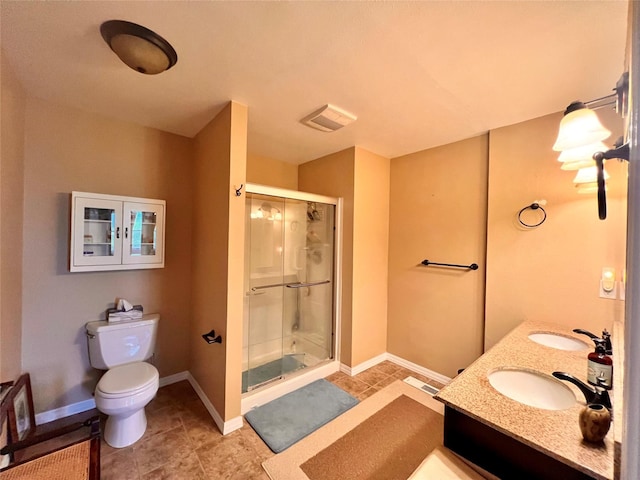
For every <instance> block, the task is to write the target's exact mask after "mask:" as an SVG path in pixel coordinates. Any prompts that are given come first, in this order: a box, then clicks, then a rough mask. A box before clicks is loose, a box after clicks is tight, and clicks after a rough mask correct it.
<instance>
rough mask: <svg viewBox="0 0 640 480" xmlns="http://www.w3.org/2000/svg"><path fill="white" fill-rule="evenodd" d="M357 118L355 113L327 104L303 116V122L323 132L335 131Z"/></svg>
mask: <svg viewBox="0 0 640 480" xmlns="http://www.w3.org/2000/svg"><path fill="white" fill-rule="evenodd" d="M357 118H358V117H356V116H355V115H353V114H351V113H349V112H346V111H344V110H342V109H341V108H338V107H334V106H333V105H330V104H327V105H325V106H324V107H322V108H321V109H319V110H316V111H315V112H313V113H312V114H311V115H309V116H307V117H305V118H303V119H302V120H301V122H302V123H304V124H305V125H308V126H309V127H312V128H315V129H317V130H322V131H323V132H335V131H336V130H338V129H339V128H342V127H344V126H345V125H349V124H350V123H351V122H353V121H354V120H355V119H357Z"/></svg>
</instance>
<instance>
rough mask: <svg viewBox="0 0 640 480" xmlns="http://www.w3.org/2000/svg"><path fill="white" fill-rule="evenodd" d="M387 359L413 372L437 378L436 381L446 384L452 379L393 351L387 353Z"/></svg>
mask: <svg viewBox="0 0 640 480" xmlns="http://www.w3.org/2000/svg"><path fill="white" fill-rule="evenodd" d="M387 360H389V361H390V362H392V363H395V364H396V365H400V366H401V367H404V368H406V369H408V370H411V371H412V372H416V373H419V374H420V375H423V376H425V377H427V378H429V379H431V380H435V381H436V382H440V383H443V384H445V385H446V384H447V383H449V382H450V381H451V378H449V377H447V376H445V375H442V374H440V373H438V372H434V371H433V370H429V369H428V368H424V367H422V366H420V365H418V364H417V363H413V362H410V361H409V360H405V359H404V358H402V357H398V356H397V355H394V354H392V353H387Z"/></svg>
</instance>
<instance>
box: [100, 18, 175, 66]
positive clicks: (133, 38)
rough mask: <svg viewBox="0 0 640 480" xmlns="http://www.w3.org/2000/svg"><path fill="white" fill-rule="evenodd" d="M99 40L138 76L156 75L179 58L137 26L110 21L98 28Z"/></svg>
mask: <svg viewBox="0 0 640 480" xmlns="http://www.w3.org/2000/svg"><path fill="white" fill-rule="evenodd" d="M100 33H101V34H102V38H104V41H105V42H107V45H109V47H111V50H113V51H114V52H115V54H116V55H118V57H120V60H122V61H123V62H124V63H125V64H127V65H128V66H129V67H131V68H132V69H134V70H135V71H137V72H140V73H144V74H146V75H155V74H157V73H161V72H164V71H165V70H169V69H170V68H171V67H173V66H174V65H175V64H176V62H177V61H178V54H177V53H176V51H175V50H174V49H173V47H172V46H171V45H170V44H169V42H167V41H166V40H165V39H164V38H162V37H161V36H160V35H158V34H157V33H155V32H153V31H151V30H149V29H148V28H145V27H143V26H141V25H138V24H136V23H131V22H126V21H124V20H109V21H107V22H104V23H103V24H102V25H100Z"/></svg>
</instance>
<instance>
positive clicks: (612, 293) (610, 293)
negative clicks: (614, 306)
mask: <svg viewBox="0 0 640 480" xmlns="http://www.w3.org/2000/svg"><path fill="white" fill-rule="evenodd" d="M602 283H603V282H602V280H600V298H610V299H612V300H615V299H616V292H617V290H618V289H617V288H616V287H617V285H616V284H615V283H614V284H613V288H610V287H609V286H608V285H607V288H606V290H605V288H604V287H603V285H602Z"/></svg>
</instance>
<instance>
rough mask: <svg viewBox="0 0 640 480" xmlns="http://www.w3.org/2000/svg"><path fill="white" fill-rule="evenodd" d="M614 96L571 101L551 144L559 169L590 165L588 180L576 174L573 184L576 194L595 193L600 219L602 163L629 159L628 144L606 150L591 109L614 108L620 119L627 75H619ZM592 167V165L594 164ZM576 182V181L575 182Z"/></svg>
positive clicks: (604, 206) (602, 132) (625, 100)
mask: <svg viewBox="0 0 640 480" xmlns="http://www.w3.org/2000/svg"><path fill="white" fill-rule="evenodd" d="M614 90H615V93H613V94H611V95H607V96H606V97H602V98H598V99H596V100H591V101H589V102H573V103H571V104H570V105H569V106H568V107H567V109H566V110H565V112H564V117H563V118H562V121H561V122H560V129H559V131H558V138H557V139H556V142H555V144H554V145H553V150H555V151H558V152H561V153H560V157H558V160H559V161H561V162H563V164H562V167H561V168H562V169H563V170H581V169H586V168H590V167H591V166H594V168H595V178H593V176H594V175H593V172H594V170H589V178H590V179H589V180H586V179H585V177H584V176H585V175H587V174H586V173H584V172H583V173H582V174H580V173H578V175H577V176H576V178H575V179H574V183H576V186H577V187H578V192H579V193H590V192H592V191H594V188H593V187H594V186H595V187H596V188H595V191H596V192H597V193H598V217H599V218H600V219H601V220H604V219H605V218H607V198H606V193H605V180H606V179H607V178H608V177H606V176H605V175H606V174H605V171H604V160H611V159H614V158H617V159H618V160H621V161H622V160H627V161H628V160H629V143H624V140H623V138H622V137H621V138H619V139H618V140H617V141H616V142H615V144H614V148H612V149H607V147H606V146H605V145H604V144H603V143H602V141H603V140H606V139H607V138H608V137H609V136H610V135H611V132H610V131H609V130H607V129H606V128H604V127H603V126H602V124H601V123H600V120H599V119H598V116H597V115H596V113H595V112H594V111H593V110H596V109H598V108H602V107H606V106H611V105H614V104H615V106H616V111H617V112H618V113H619V114H620V115H622V116H623V117H624V116H625V115H626V111H627V107H628V92H629V73H628V72H625V73H623V74H622V76H621V77H620V79H619V80H618V82H617V83H616V88H615V89H614ZM594 164H595V165H594ZM578 179H580V181H578Z"/></svg>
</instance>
